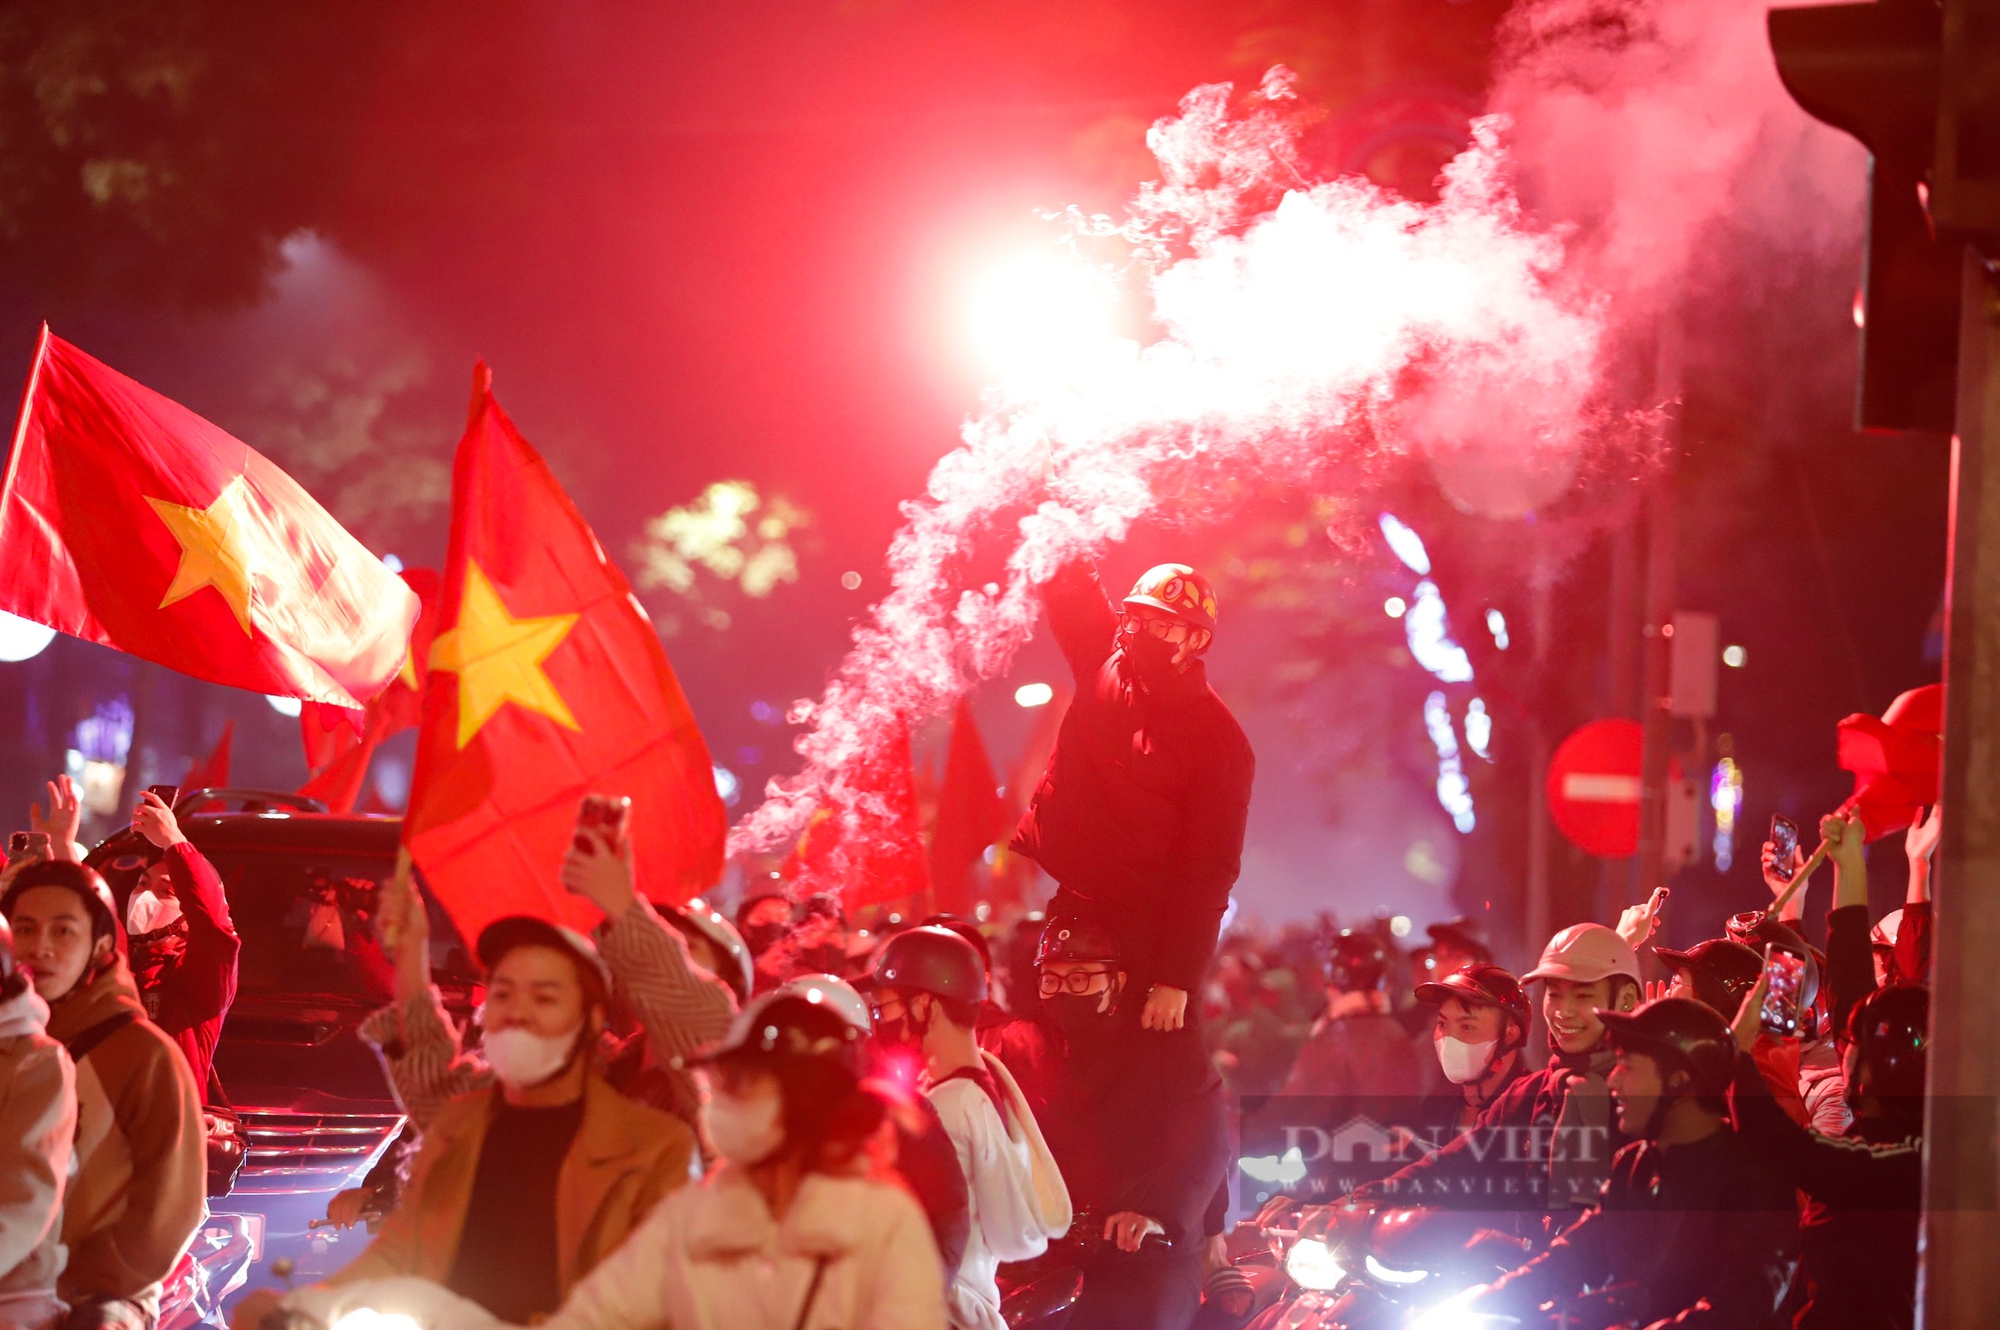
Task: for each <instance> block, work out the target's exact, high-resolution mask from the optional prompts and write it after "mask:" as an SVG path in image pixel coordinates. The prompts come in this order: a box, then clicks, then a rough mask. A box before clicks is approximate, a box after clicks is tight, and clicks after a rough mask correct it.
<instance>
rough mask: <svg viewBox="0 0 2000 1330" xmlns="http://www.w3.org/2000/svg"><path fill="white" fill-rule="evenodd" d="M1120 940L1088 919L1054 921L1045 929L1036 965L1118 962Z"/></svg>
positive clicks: (1120, 958)
mask: <svg viewBox="0 0 2000 1330" xmlns="http://www.w3.org/2000/svg"><path fill="white" fill-rule="evenodd" d="M1124 959H1125V958H1124V957H1123V956H1122V955H1120V954H1119V950H1118V939H1117V938H1115V937H1113V936H1111V933H1110V932H1109V930H1107V929H1104V928H1101V927H1099V926H1098V925H1096V924H1094V923H1091V922H1090V921H1089V920H1086V919H1051V920H1049V921H1048V923H1047V924H1045V925H1044V926H1043V927H1042V941H1041V945H1040V946H1038V947H1036V948H1035V966H1036V968H1038V969H1039V968H1040V967H1041V966H1044V965H1047V964H1048V963H1049V962H1050V961H1108V962H1111V963H1114V964H1115V963H1118V962H1121V961H1123V960H1124Z"/></svg>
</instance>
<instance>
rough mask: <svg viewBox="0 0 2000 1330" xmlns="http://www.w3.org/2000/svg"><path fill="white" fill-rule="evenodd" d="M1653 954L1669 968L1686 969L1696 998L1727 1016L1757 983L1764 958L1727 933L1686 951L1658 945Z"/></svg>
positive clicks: (1730, 1015) (1730, 1014)
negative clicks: (1729, 937) (1730, 937)
mask: <svg viewBox="0 0 2000 1330" xmlns="http://www.w3.org/2000/svg"><path fill="white" fill-rule="evenodd" d="M1653 954H1654V955H1656V956H1658V957H1659V958H1660V959H1661V960H1662V961H1664V962H1665V963H1666V964H1667V965H1668V966H1669V967H1670V968H1672V969H1675V970H1686V971H1687V972H1688V977H1689V978H1690V979H1691V980H1693V982H1694V996H1695V999H1696V1000H1697V1001H1699V1002H1701V1003H1702V1004H1703V1005H1705V1006H1707V1007H1708V1008H1709V1009H1710V1010H1712V1011H1716V1012H1719V1013H1721V1014H1722V1016H1723V1018H1724V1019H1725V1020H1726V1019H1728V1018H1730V1017H1733V1016H1735V1015H1736V1009H1737V1008H1738V1007H1740V1006H1742V1005H1743V995H1744V994H1746V993H1748V992H1749V991H1750V990H1751V989H1753V988H1755V987H1756V986H1757V976H1758V975H1760V974H1762V973H1763V971H1764V958H1763V957H1762V956H1760V955H1758V954H1757V953H1756V952H1754V951H1752V950H1751V949H1750V948H1748V947H1746V946H1744V945H1743V944H1742V943H1741V942H1732V941H1730V940H1729V939H1728V938H1726V937H1712V938H1709V939H1708V940H1707V941H1706V942H1697V943H1695V944H1694V945H1693V946H1692V947H1689V948H1688V949H1687V950H1686V951H1675V950H1673V949H1672V948H1671V947H1655V948H1653Z"/></svg>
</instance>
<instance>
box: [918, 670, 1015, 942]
mask: <svg viewBox="0 0 2000 1330" xmlns="http://www.w3.org/2000/svg"><path fill="white" fill-rule="evenodd" d="M1008 829H1009V828H1008V826H1007V805H1006V804H1005V803H1003V802H1002V801H1001V799H1000V791H999V789H998V788H997V786H996V785H995V783H994V777H993V763H992V761H991V760H989V759H988V757H987V756H986V744H985V742H984V741H983V740H982V739H981V738H980V737H979V725H978V723H977V722H976V721H975V720H974V719H973V716H972V703H971V701H970V700H969V699H967V698H963V697H961V698H959V699H958V709H957V711H955V712H953V713H952V718H951V742H950V744H949V746H948V747H947V748H946V749H945V758H944V784H943V785H942V787H941V788H940V789H939V791H938V808H937V824H936V826H935V827H933V828H932V830H931V886H932V887H933V888H934V889H935V891H936V892H937V908H938V909H940V910H949V911H950V912H952V913H953V914H959V915H964V916H966V917H967V918H970V917H971V916H972V913H973V911H974V909H975V908H976V904H977V903H976V901H975V900H974V893H973V891H972V889H971V884H970V883H969V882H968V881H967V877H968V875H969V874H970V873H971V872H972V870H973V867H974V865H976V864H978V863H979V862H980V860H981V859H982V858H984V857H985V854H986V851H987V850H988V849H989V848H990V847H991V846H992V845H993V843H994V842H995V841H997V840H999V839H1000V837H1001V836H1003V835H1005V834H1006V832H1007V831H1008Z"/></svg>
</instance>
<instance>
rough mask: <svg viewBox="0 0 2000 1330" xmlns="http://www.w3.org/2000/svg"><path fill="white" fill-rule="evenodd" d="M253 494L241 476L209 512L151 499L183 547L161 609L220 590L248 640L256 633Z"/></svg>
mask: <svg viewBox="0 0 2000 1330" xmlns="http://www.w3.org/2000/svg"><path fill="white" fill-rule="evenodd" d="M248 489H249V486H248V484H247V483H246V482H245V481H244V479H243V477H241V476H238V477H236V479H234V480H232V481H230V482H229V483H228V484H227V485H224V486H223V487H222V493H220V494H218V495H216V496H215V502H214V503H211V504H210V505H208V507H206V508H189V507H187V506H186V505H184V504H178V503H168V502H167V501H166V500H165V499H155V498H153V497H151V496H150V495H148V496H147V498H146V502H147V503H149V504H151V505H152V508H153V511H154V512H156V513H158V514H159V515H160V520H161V521H162V522H164V523H166V525H167V530H169V531H171V532H173V535H174V539H175V540H177V541H179V542H180V546H181V562H180V567H178V568H176V569H175V570H174V580H173V581H172V583H170V584H169V585H168V587H167V594H166V595H165V596H164V597H162V598H161V600H160V608H161V609H165V608H166V607H167V606H169V605H172V604H174V603H175V602H176V601H181V600H186V599H187V598H188V597H189V596H192V595H193V594H194V593H195V592H197V591H199V590H201V589H202V588H203V587H210V586H212V587H214V588H215V590H216V592H217V593H218V594H219V595H220V596H221V597H222V598H223V599H224V600H225V601H227V602H228V603H229V609H230V612H231V613H232V614H234V615H235V616H236V622H237V623H238V624H239V625H241V626H242V629H243V634H244V636H246V637H249V636H252V635H253V634H252V632H251V628H250V580H251V578H252V577H253V576H255V575H256V573H257V563H258V560H257V548H256V539H255V535H254V533H253V529H252V522H251V520H250V518H249V515H248V514H247V513H246V511H245V509H244V497H245V494H246V492H247V490H248Z"/></svg>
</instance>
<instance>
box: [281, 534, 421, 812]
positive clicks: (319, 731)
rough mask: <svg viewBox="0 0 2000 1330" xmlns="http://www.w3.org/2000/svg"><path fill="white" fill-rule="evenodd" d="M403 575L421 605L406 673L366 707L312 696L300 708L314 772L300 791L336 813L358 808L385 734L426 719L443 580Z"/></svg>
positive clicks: (413, 571) (416, 571)
mask: <svg viewBox="0 0 2000 1330" xmlns="http://www.w3.org/2000/svg"><path fill="white" fill-rule="evenodd" d="M401 576H402V579H403V581H404V582H406V583H407V584H408V585H409V588H410V590H411V591H413V592H415V593H416V595H417V602H418V604H419V606H420V607H421V608H420V609H419V611H418V613H417V623H416V627H415V628H413V629H412V630H411V632H410V652H409V655H408V656H406V657H405V658H404V660H403V670H402V673H400V674H398V675H397V676H396V677H395V678H394V679H392V680H390V682H389V686H388V687H387V688H384V689H383V690H382V691H381V692H379V693H377V694H376V695H375V696H374V697H372V698H370V699H369V702H368V707H367V709H366V710H365V711H350V710H348V709H347V708H345V707H330V706H323V705H321V704H319V703H316V702H308V703H306V704H305V707H304V709H303V710H301V711H300V713H299V738H300V740H301V742H302V743H303V744H304V746H305V752H306V770H308V771H310V772H311V773H312V775H311V777H310V778H309V779H308V780H307V781H306V783H305V784H304V785H301V786H300V787H299V793H300V794H303V795H308V796H310V797H312V798H315V799H318V800H320V801H321V802H322V803H324V804H325V805H326V806H327V807H328V808H329V809H331V810H332V811H334V812H336V813H348V812H352V811H353V810H354V806H355V803H356V801H357V800H359V799H360V797H361V786H362V781H363V780H364V778H365V777H366V776H367V774H368V764H369V762H370V761H371V760H372V759H373V758H374V756H375V749H376V748H377V747H378V746H379V745H380V744H381V742H382V741H383V740H384V739H387V738H388V737H389V736H390V735H392V734H400V733H402V732H403V731H404V730H413V729H415V728H416V727H417V726H418V724H419V723H421V722H422V720H423V689H424V680H425V679H426V678H427V677H429V674H430V667H429V666H428V664H426V662H427V661H428V660H429V659H430V650H431V641H432V639H434V638H435V637H436V636H437V616H438V597H439V595H440V594H442V590H443V583H442V580H441V579H440V578H439V577H438V575H437V574H436V573H435V572H433V571H431V570H430V569H428V568H406V569H404V570H403V572H402V574H401Z"/></svg>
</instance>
